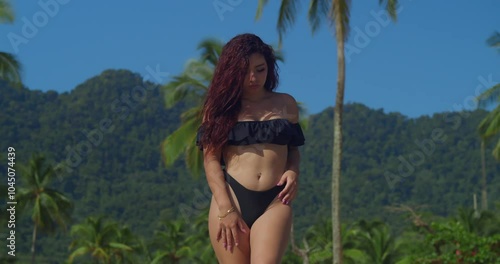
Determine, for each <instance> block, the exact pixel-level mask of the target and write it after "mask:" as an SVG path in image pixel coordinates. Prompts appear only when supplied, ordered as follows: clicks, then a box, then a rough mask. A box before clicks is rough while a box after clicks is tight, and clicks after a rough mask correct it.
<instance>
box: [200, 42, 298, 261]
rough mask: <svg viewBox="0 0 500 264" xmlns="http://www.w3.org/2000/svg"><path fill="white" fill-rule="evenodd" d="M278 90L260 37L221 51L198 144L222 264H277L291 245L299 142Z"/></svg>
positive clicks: (293, 114)
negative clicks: (292, 205)
mask: <svg viewBox="0 0 500 264" xmlns="http://www.w3.org/2000/svg"><path fill="white" fill-rule="evenodd" d="M277 86H278V67H277V64H276V58H275V56H274V52H273V49H272V48H271V46H269V45H267V44H265V43H264V42H262V40H261V39H260V38H259V37H258V36H256V35H253V34H242V35H238V36H236V37H234V38H233V39H231V40H230V41H229V42H228V43H227V44H226V45H225V46H224V48H223V49H222V53H221V55H220V58H219V62H218V64H217V66H216V69H215V72H214V76H213V79H212V82H211V84H210V87H209V89H208V93H207V98H206V100H205V103H204V106H203V122H202V124H201V127H200V129H199V133H198V139H197V144H198V146H199V147H200V148H201V149H202V150H203V157H204V168H205V174H206V178H207V182H208V184H209V186H210V189H211V191H212V194H213V196H212V201H211V205H210V213H209V219H208V225H209V234H210V240H211V242H212V246H213V248H214V251H215V254H216V255H217V258H218V260H219V262H220V263H259V264H261V263H280V261H281V258H282V256H283V254H284V252H285V249H286V247H287V244H288V239H289V234H290V228H291V223H292V208H291V207H290V203H291V202H292V201H293V199H294V198H295V196H296V193H297V180H298V176H299V160H300V156H299V151H298V149H297V147H298V146H300V145H303V144H304V135H303V133H302V130H301V128H300V125H299V124H298V118H299V116H298V107H297V103H296V101H295V99H294V98H293V97H292V96H290V95H288V94H285V93H277V92H274V90H275V89H276V87H277ZM223 166H224V168H223Z"/></svg>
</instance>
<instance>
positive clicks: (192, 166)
mask: <svg viewBox="0 0 500 264" xmlns="http://www.w3.org/2000/svg"><path fill="white" fill-rule="evenodd" d="M186 166H187V168H188V169H189V172H190V173H191V174H192V175H193V176H195V178H198V177H199V176H200V175H201V172H202V171H203V153H202V152H201V151H200V150H199V149H198V147H197V146H196V145H195V144H192V145H190V146H188V147H187V149H186Z"/></svg>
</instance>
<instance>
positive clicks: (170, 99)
mask: <svg viewBox="0 0 500 264" xmlns="http://www.w3.org/2000/svg"><path fill="white" fill-rule="evenodd" d="M173 79H174V80H173V81H171V82H169V83H168V84H166V85H165V86H163V87H162V88H163V89H164V92H165V107H166V108H172V107H173V106H174V105H175V104H177V103H178V102H180V101H182V100H185V99H186V98H187V97H189V96H191V95H193V97H194V98H197V97H198V98H199V97H200V96H195V95H196V94H203V93H204V92H205V91H206V90H207V88H206V85H205V84H203V83H202V82H201V81H199V80H196V79H194V78H191V77H190V76H187V75H181V76H175V77H174V78H173Z"/></svg>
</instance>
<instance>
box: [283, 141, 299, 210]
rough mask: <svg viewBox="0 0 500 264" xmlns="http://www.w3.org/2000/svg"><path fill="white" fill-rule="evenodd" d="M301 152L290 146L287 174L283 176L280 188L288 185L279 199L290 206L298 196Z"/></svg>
mask: <svg viewBox="0 0 500 264" xmlns="http://www.w3.org/2000/svg"><path fill="white" fill-rule="evenodd" d="M299 164H300V152H299V149H298V148H297V147H295V146H289V148H288V159H287V162H286V168H285V172H284V173H283V175H282V176H281V179H280V181H279V182H278V186H280V185H282V184H286V185H285V188H284V189H283V190H282V191H281V192H280V193H279V195H278V198H279V199H280V200H281V202H282V203H283V204H289V203H290V202H291V201H292V200H293V199H295V196H296V195H297V188H298V180H299V170H300V168H299Z"/></svg>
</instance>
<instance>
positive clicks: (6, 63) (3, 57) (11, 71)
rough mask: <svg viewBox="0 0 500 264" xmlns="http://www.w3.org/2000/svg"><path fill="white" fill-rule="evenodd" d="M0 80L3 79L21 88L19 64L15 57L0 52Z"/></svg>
mask: <svg viewBox="0 0 500 264" xmlns="http://www.w3.org/2000/svg"><path fill="white" fill-rule="evenodd" d="M0 79H3V80H5V81H7V82H9V83H11V85H13V86H15V87H18V88H19V87H21V85H22V82H21V63H20V62H18V61H17V59H16V56H14V55H12V54H10V53H7V52H0Z"/></svg>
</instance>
